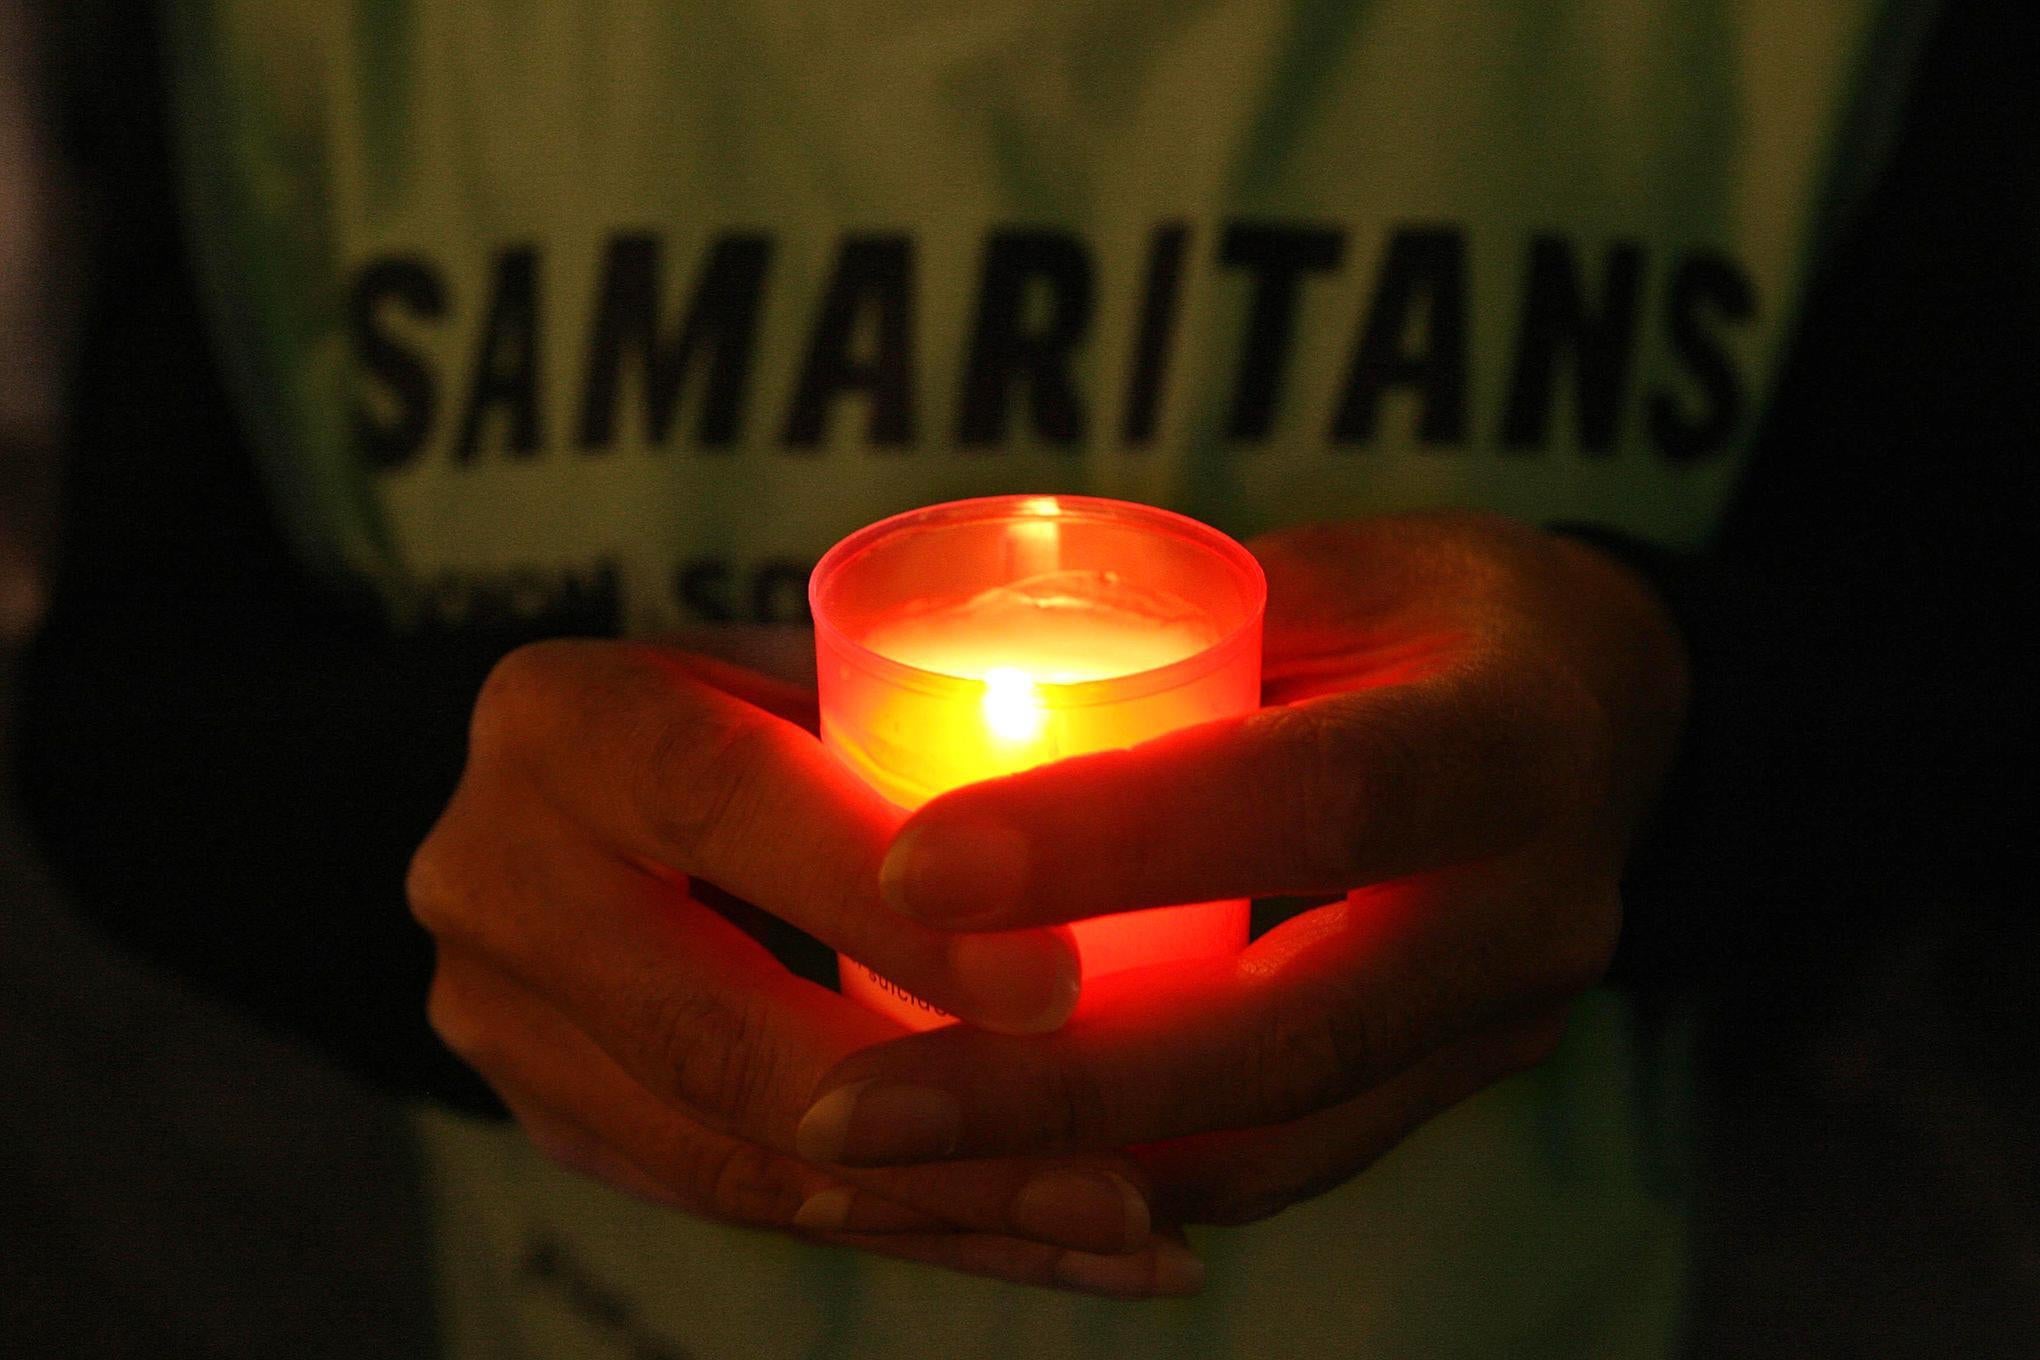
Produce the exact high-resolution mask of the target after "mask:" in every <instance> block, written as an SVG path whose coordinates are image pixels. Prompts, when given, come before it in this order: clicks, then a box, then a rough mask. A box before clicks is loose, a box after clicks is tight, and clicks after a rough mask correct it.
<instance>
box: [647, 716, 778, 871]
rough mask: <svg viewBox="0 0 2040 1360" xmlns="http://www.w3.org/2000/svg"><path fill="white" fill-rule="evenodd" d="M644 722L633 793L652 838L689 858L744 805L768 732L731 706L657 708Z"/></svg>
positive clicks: (769, 738)
mask: <svg viewBox="0 0 2040 1360" xmlns="http://www.w3.org/2000/svg"><path fill="white" fill-rule="evenodd" d="M648 721H649V722H650V730H649V731H648V732H647V733H646V734H645V735H644V737H643V739H642V741H641V742H640V743H639V748H638V749H640V750H642V751H643V752H644V759H642V760H640V761H638V762H637V763H636V765H635V766H634V769H633V774H632V778H633V780H634V781H635V787H634V788H632V790H631V796H632V798H633V799H634V800H635V802H636V805H637V806H638V807H640V808H642V809H644V813H645V816H646V818H647V819H648V821H649V823H650V826H651V831H652V833H653V835H655V836H656V837H658V838H659V840H660V841H661V842H662V843H663V844H666V845H668V846H672V847H675V848H677V849H679V850H680V851H682V852H683V853H692V852H693V851H694V850H696V849H697V848H698V847H699V846H701V845H702V844H703V843H704V842H705V841H707V840H708V839H709V837H710V836H712V835H713V834H714V833H715V831H716V829H717V828H718V827H721V826H723V825H726V824H727V823H728V822H729V821H730V819H731V817H732V816H733V815H734V814H735V813H736V812H737V810H738V809H740V808H741V807H742V805H743V803H744V801H745V799H746V798H747V796H748V793H749V790H751V789H752V788H754V787H755V777H756V776H755V772H756V769H757V767H758V764H759V762H760V761H761V760H763V759H766V758H767V754H768V748H769V747H770V745H771V742H772V731H771V729H770V727H769V726H768V725H767V724H765V723H764V722H762V721H758V720H755V718H754V717H753V715H751V714H750V713H749V712H748V711H747V710H745V709H743V708H741V707H738V706H735V705H732V706H729V707H727V708H724V707H723V706H720V705H718V706H714V707H711V706H708V705H703V704H684V705H678V706H674V705H663V706H661V711H660V712H659V713H658V714H657V715H656V716H655V717H653V718H651V719H649V720H648Z"/></svg>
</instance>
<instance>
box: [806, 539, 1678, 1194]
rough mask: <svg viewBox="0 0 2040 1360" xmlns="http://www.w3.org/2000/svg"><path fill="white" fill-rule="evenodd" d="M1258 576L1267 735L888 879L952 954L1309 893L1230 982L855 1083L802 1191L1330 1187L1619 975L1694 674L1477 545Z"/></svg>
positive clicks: (1394, 548) (911, 824) (1536, 1052)
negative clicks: (843, 1174) (844, 1172)
mask: <svg viewBox="0 0 2040 1360" xmlns="http://www.w3.org/2000/svg"><path fill="white" fill-rule="evenodd" d="M1252 546H1253V548H1254V551H1255V553H1256V555H1257V556H1258V557H1259V558H1260V560H1261V562H1262V564H1263V566H1264V567H1265V568H1266V570H1267V574H1268V583H1269V597H1268V621H1267V622H1268V627H1267V635H1266V663H1265V694H1264V699H1265V703H1266V705H1267V706H1266V707H1264V708H1263V709H1262V710H1261V711H1259V712H1257V713H1254V714H1252V715H1250V716H1247V717H1244V718H1240V719H1234V720H1226V721H1220V722H1215V723H1211V724H1208V725H1205V726H1201V727H1198V728H1194V729H1190V730H1187V731H1184V732H1181V733H1177V734H1174V735H1171V736H1169V737H1166V738H1163V739H1160V740H1157V741H1153V742H1150V743H1147V744H1145V745H1142V746H1140V747H1137V748H1134V749H1132V750H1129V751H1121V752H1111V753H1105V754H1100V755H1094V756H1086V757H1080V758H1077V759H1073V760H1068V761H1064V762H1061V763H1059V764H1056V765H1052V766H1046V767H1043V768H1040V769H1037V770H1033V771H1029V772H1026V773H1023V774H1018V775H1014V776H1011V777H1008V778H1004V779H999V780H995V781H990V782H987V783H983V784H978V785H973V786H971V787H968V788H964V789H960V790H957V791H955V792H952V793H950V794H947V795H945V796H943V797H941V798H938V799H936V800H934V801H933V802H931V803H929V804H928V805H927V806H926V807H924V808H922V809H921V810H920V811H919V812H917V813H916V814H915V815H914V816H913V817H912V818H911V819H910V820H909V821H908V822H907V823H906V825H905V827H904V829H903V830H902V831H901V833H900V834H899V836H898V838H897V839H896V841H895V842H894V844H893V845H892V848H891V850H890V852H889V854H888V855H887V858H886V860H885V862H884V866H883V878H884V888H885V894H886V898H887V901H888V902H889V904H890V905H891V906H892V907H894V908H895V910H896V911H897V912H898V914H899V915H900V916H901V917H902V918H903V919H906V920H911V921H915V922H917V923H922V924H926V925H930V926H934V927H939V928H942V929H945V930H953V931H958V932H963V933H965V937H967V933H969V932H978V931H1011V930H1019V929H1025V928H1030V927H1041V926H1046V925H1051V924H1054V923H1058V922H1065V921H1073V920H1078V919H1082V918H1085V917H1090V916H1096V915H1100V914H1104V913H1110V912H1117V911H1125V910H1130V909H1135V908H1141V907H1151V906H1159V905H1165V904H1170V903H1178V902H1196V901H1207V900H1214V899H1221V898H1233V897H1245V896H1265V895H1300V896H1329V897H1331V898H1333V899H1334V900H1332V901H1331V902H1329V903H1328V904H1326V905H1321V906H1318V907H1316V908H1315V909H1312V910H1308V911H1305V912H1303V913H1302V914H1301V915H1298V916H1296V917H1294V918H1293V919H1291V920H1289V921H1287V922H1286V923H1284V924H1283V925H1281V926H1279V927H1277V928H1276V929H1274V930H1272V931H1270V932H1269V933H1268V934H1266V935H1264V936H1262V937H1261V938H1260V939H1258V940H1257V941H1255V943H1254V944H1253V945H1252V946H1251V947H1250V948H1249V949H1248V950H1247V951H1246V952H1245V953H1244V954H1243V955H1241V956H1240V957H1238V958H1237V959H1232V960H1225V961H1220V962H1216V963H1212V964H1209V965H1204V966H1200V967H1195V968H1190V969H1184V970H1174V971H1164V970H1156V971H1154V972H1152V973H1130V974H1123V975H1120V976H1118V977H1116V978H1105V979H1100V980H1097V981H1094V982H1092V983H1088V984H1087V985H1086V995H1085V996H1084V998H1083V1001H1082V1003H1081V1005H1080V1006H1079V1008H1078V1009H1077V1011H1076V1013H1075V1015H1074V1017H1073V1018H1072V1019H1071V1021H1070V1022H1069V1023H1068V1024H1067V1025H1065V1026H1064V1027H1063V1028H1062V1029H1060V1030H1058V1031H1056V1032H1055V1033H1052V1034H1045V1035H1036V1036H1014V1035H998V1034H988V1033H984V1032H982V1031H978V1030H972V1029H968V1028H961V1027H958V1028H951V1029H945V1030H937V1031H932V1032H929V1033H926V1034H920V1035H913V1036H909V1037H903V1038H899V1039H896V1040H894V1041H892V1042H889V1043H887V1044H884V1045H882V1046H879V1047H877V1048H873V1049H870V1050H866V1051H862V1052H859V1053H856V1054H854V1055H852V1056H850V1057H849V1058H847V1059H846V1060H845V1061H844V1062H842V1063H841V1064H839V1065H838V1066H837V1067H836V1069H835V1070H834V1071H832V1072H831V1073H830V1074H828V1076H827V1077H826V1079H825V1080H823V1082H822V1083H821V1084H820V1086H819V1087H818V1088H817V1090H816V1098H815V1101H814V1103H813V1105H812V1106H811V1108H810V1109H809V1110H808V1112H807V1114H806V1115H805V1117H804V1118H803V1120H802V1122H801V1125H800V1128H799V1131H798V1138H797V1141H796V1147H797V1148H798V1149H799V1150H800V1151H801V1152H802V1153H803V1154H804V1155H805V1156H807V1157H808V1159H809V1160H810V1161H811V1162H813V1163H816V1164H818V1165H842V1166H878V1165H902V1164H909V1163H930V1164H939V1163H940V1162H942V1161H944V1160H946V1159H954V1158H978V1157H988V1156H1014V1155H1039V1154H1051V1153H1072V1152H1078V1151H1084V1150H1090V1151H1103V1150H1108V1149H1120V1148H1131V1149H1134V1150H1135V1152H1136V1153H1137V1155H1138V1156H1139V1158H1140V1159H1141V1161H1142V1163H1143V1164H1144V1165H1145V1166H1146V1167H1147V1168H1148V1171H1149V1174H1150V1176H1151V1177H1152V1179H1153V1185H1154V1193H1155V1195H1156V1196H1157V1200H1156V1203H1155V1205H1154V1207H1155V1210H1156V1212H1157V1214H1158V1216H1160V1217H1161V1218H1163V1219H1165V1220H1170V1221H1182V1222H1197V1221H1216V1222H1241V1221H1247V1220H1251V1219H1254V1218H1257V1217H1261V1216H1263V1215H1265V1214H1268V1213H1271V1212H1273V1211H1275V1210H1277V1209H1280V1208H1282V1207H1283V1206H1285V1205H1287V1204H1289V1203H1292V1202H1294V1201H1296V1200H1298V1199H1300V1198H1304V1197H1306V1196H1309V1195H1311V1194H1314V1193H1317V1192H1320V1191H1323V1190H1326V1189H1329V1188H1332V1187H1333V1186H1336V1185H1338V1184H1340V1183H1342V1182H1344V1181H1345V1180H1347V1179H1348V1178H1350V1177H1351V1176H1352V1175H1354V1174H1355V1173H1356V1172H1357V1171H1359V1170H1360V1169H1362V1168H1364V1167H1365V1166H1366V1165H1367V1164H1369V1163H1370V1162H1371V1161H1373V1160H1374V1159H1376V1158H1378V1157H1379V1156H1380V1155H1381V1154H1382V1153H1384V1152H1385V1151H1387V1150H1388V1149H1389V1148H1390V1147H1392V1146H1394V1144H1395V1143H1396V1142H1398V1141H1399V1140H1400V1139H1401V1138H1402V1137H1403V1136H1404V1135H1405V1134H1407V1133H1408V1132H1409V1131H1411V1130H1412V1129H1414V1128H1415V1127H1417V1126H1418V1125H1419V1124H1421V1123H1423V1122H1424V1121H1425V1120H1427V1119H1429V1118H1430V1117H1432V1116H1433V1115H1435V1114H1436V1113H1438V1112H1439V1111H1441V1110H1443V1109H1445V1108H1446V1107H1448V1106H1450V1105H1452V1104H1454V1103H1456V1102H1457V1101H1459V1100H1461V1099H1463V1098H1465V1097H1466V1096H1468V1095H1470V1094H1472V1093H1474V1092H1476V1091H1479V1090H1480V1089H1482V1088H1484V1087H1486V1086H1488V1085H1490V1084H1491V1083H1493V1082H1495V1081H1497V1080H1499V1079H1500V1078H1502V1077H1504V1076H1506V1075H1509V1074H1511V1073H1513V1072H1516V1071H1520V1070H1522V1069H1523V1068H1525V1067H1528V1066H1531V1065H1533V1064H1535V1063H1537V1062H1539V1061H1541V1060H1542V1059H1543V1058H1544V1057H1545V1056H1547V1055H1548V1054H1549V1053H1550V1052H1551V1050H1552V1049H1553V1047H1554V1046H1555V1045H1556V1043H1557V1042H1558V1038H1559V1035H1560V1031H1561V1028H1562V1025H1563V1020H1564V1015H1565V1010H1566V1007H1567V1003H1568V1002H1569V1000H1570V999H1571V998H1573V997H1574V996H1576V995H1577V994H1578V993H1580V992H1581V991H1582V990H1584V989H1585V988H1587V987H1588V986H1590V985H1592V983H1593V982H1594V981H1596V980H1597V979H1598V978H1599V976H1600V975H1601V973H1602V972H1603V971H1604V970H1605V968H1606V965H1607V961H1608V959H1609V957H1610V954H1611V952H1612V950H1613V947H1614V944H1615V939H1616V935H1617V931H1618V928H1619V925H1620V920H1621V906H1620V901H1619V897H1618V893H1617V883H1618V879H1619V876H1620V872H1621V867H1622V860H1623V855H1624V850H1625V846H1626V844H1627V841H1628V837H1629V834H1630V831H1631V829H1632V827H1633V825H1634V823H1635V821H1636V819H1637V818H1638V816H1639V814H1640V812H1641V810H1642V809H1643V807H1644V806H1645V804H1646V803H1647V801H1648V799H1649V796H1650V794H1651V791H1652V789H1653V788H1654V786H1655V784H1656V782H1657V780H1658V778H1659V776H1660V774H1661V772H1662V770H1663V768H1664V766H1665V764H1666V763H1667V761H1668V758H1669V754H1670V751H1671V748H1672V746H1673V743H1674V740H1675V737H1676V733H1677V729H1678V725H1679V721H1680V716H1681V711H1682V707H1683V702H1684V688H1685V671H1684V656H1683V651H1682V648H1681V645H1680V642H1679V640H1678V638H1677V636H1676V633H1675V631H1674V629H1673V627H1672V625H1671V624H1670V622H1669V620H1668V619H1667V618H1666V616H1665V615H1664V613H1663V611H1662V610H1661V608H1660V607H1659V606H1658V604H1657V603H1656V601H1655V599H1654V598H1653V597H1652V595H1651V594H1650V593H1649V592H1648V590H1647V589H1646V588H1645V587H1644V586H1643V585H1642V584H1641V583H1640V582H1639V581H1637V580H1636V579H1635V578H1633V577H1632V576H1631V575H1630V574H1629V573H1628V572H1627V571H1626V569H1624V568H1622V567H1620V566H1618V565H1617V564H1616V563H1614V562H1613V561H1612V560H1611V559H1608V558H1605V557H1603V556H1602V555H1601V554H1599V553H1598V552H1597V551H1595V550H1593V549H1590V548H1588V547H1585V546H1583V545H1581V544H1578V543H1575V542H1573V541H1571V540H1568V539H1563V538H1559V537H1556V536H1553V535H1549V534H1545V533H1543V532H1540V531H1538V530H1535V529H1532V528H1529V527H1527V526H1524V525H1521V524H1518V523H1514V522H1512V521H1507V520H1503V519H1500V518H1496V517H1490V516H1482V515H1470V514H1443V515H1415V516H1406V517H1396V518H1384V519H1378V520H1370V521H1361V522H1355V523H1350V524H1341V525H1332V526H1314V527H1308V528H1300V529H1295V530H1290V531H1285V532H1282V533H1278V534H1274V535H1271V536H1269V537H1267V538H1264V539H1261V540H1259V541H1257V542H1256V543H1255V544H1253V545H1252Z"/></svg>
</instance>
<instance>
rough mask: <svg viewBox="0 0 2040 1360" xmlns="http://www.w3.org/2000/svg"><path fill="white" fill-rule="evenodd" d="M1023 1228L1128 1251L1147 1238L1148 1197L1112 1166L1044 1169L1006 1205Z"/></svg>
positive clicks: (1052, 1238)
mask: <svg viewBox="0 0 2040 1360" xmlns="http://www.w3.org/2000/svg"><path fill="white" fill-rule="evenodd" d="M1008 1216H1009V1217H1010V1218H1011V1219H1012V1222H1013V1226H1014V1227H1015V1228H1016V1229H1018V1230H1019V1231H1020V1232H1021V1233H1023V1234H1025V1235H1026V1236H1028V1237H1032V1238H1034V1239H1035V1240H1037V1241H1041V1242H1052V1243H1054V1244H1055V1245H1057V1246H1063V1247H1080V1248H1083V1249H1084V1250H1086V1251H1101V1252H1126V1251H1131V1250H1133V1249H1134V1247H1136V1246H1138V1245H1139V1244H1140V1243H1141V1242H1143V1241H1145V1240H1146V1239H1147V1235H1148V1229H1149V1220H1148V1206H1147V1201H1146V1200H1145V1199H1142V1198H1141V1194H1140V1191H1138V1190H1136V1189H1134V1188H1133V1187H1132V1186H1131V1185H1129V1184H1127V1182H1125V1181H1123V1180H1121V1179H1120V1178H1119V1177H1117V1176H1115V1175H1113V1174H1112V1173H1111V1172H1109V1171H1044V1172H1042V1173H1041V1174H1040V1175H1038V1176H1036V1177H1035V1178H1034V1179H1033V1180H1031V1181H1029V1182H1027V1184H1026V1185H1024V1186H1022V1187H1021V1188H1020V1193H1019V1194H1017V1195H1015V1196H1014V1197H1013V1205H1012V1208H1011V1209H1010V1210H1009V1211H1008Z"/></svg>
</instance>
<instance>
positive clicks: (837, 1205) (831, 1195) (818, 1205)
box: [793, 1185, 857, 1232]
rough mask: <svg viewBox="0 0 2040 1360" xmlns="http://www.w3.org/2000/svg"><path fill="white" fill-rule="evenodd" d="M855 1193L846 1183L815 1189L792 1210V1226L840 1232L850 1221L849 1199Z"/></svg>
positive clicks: (812, 1230)
mask: <svg viewBox="0 0 2040 1360" xmlns="http://www.w3.org/2000/svg"><path fill="white" fill-rule="evenodd" d="M856 1195H857V1192H856V1191H855V1190H852V1189H851V1188H850V1187H849V1186H847V1185H832V1186H830V1187H829V1188H828V1189H826V1190H817V1191H815V1192H814V1193H813V1194H812V1195H809V1196H808V1197H807V1199H806V1200H804V1201H802V1203H801V1206H800V1208H798V1209H796V1210H794V1214H793V1226H794V1227H796V1228H805V1229H807V1230H808V1231H809V1232H841V1231H843V1228H844V1225H845V1224H847V1223H849V1221H850V1201H851V1200H852V1199H854V1198H856Z"/></svg>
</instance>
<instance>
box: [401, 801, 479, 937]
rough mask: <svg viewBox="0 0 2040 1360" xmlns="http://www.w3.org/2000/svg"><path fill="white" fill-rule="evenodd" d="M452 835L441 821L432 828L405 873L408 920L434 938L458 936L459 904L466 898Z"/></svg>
mask: <svg viewBox="0 0 2040 1360" xmlns="http://www.w3.org/2000/svg"><path fill="white" fill-rule="evenodd" d="M451 840H452V836H451V833H450V832H449V831H448V830H447V828H446V825H445V823H444V822H443V821H442V822H441V824H440V825H439V826H437V827H434V828H433V830H432V833H431V834H430V835H428V836H427V837H426V838H425V841H424V843H423V844H422V845H420V846H419V847H418V849H417V851H416V852H415V853H414V854H413V855H412V856H411V862H410V864H409V866H408V867H406V869H405V871H404V899H405V901H406V902H407V903H408V904H409V905H410V908H411V918H412V919H413V920H415V921H416V922H417V923H418V924H419V925H420V926H422V927H423V928H424V929H425V931H426V932H427V933H428V934H430V935H432V936H433V937H434V938H436V939H446V938H448V937H450V936H452V935H454V934H456V933H457V930H458V925H457V923H458V922H459V921H460V920H461V918H462V915H463V913H462V911H461V905H462V903H463V902H464V901H465V900H466V898H467V890H466V880H465V877H464V876H463V875H462V874H461V872H460V870H459V867H458V861H459V858H460V857H459V856H458V855H457V854H456V853H455V852H454V850H453V848H452V845H451Z"/></svg>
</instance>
